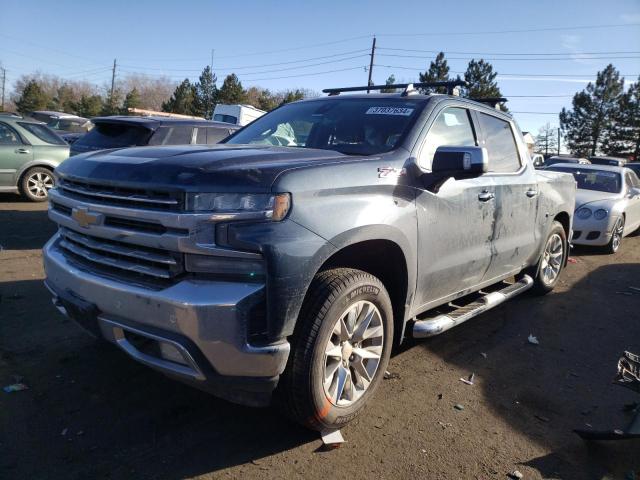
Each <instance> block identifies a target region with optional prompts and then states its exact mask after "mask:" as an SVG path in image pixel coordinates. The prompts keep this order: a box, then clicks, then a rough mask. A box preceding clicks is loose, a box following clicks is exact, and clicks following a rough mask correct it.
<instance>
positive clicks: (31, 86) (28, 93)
mask: <svg viewBox="0 0 640 480" xmlns="http://www.w3.org/2000/svg"><path fill="white" fill-rule="evenodd" d="M48 103H49V98H48V97H47V95H46V93H45V92H44V91H43V90H42V88H41V87H40V85H39V84H38V82H36V81H35V80H31V81H30V82H29V83H27V85H26V86H25V87H24V90H23V91H22V95H20V98H18V100H16V108H17V109H18V111H19V112H20V113H29V112H32V111H34V110H43V109H44V108H45V107H46V106H47V104H48Z"/></svg>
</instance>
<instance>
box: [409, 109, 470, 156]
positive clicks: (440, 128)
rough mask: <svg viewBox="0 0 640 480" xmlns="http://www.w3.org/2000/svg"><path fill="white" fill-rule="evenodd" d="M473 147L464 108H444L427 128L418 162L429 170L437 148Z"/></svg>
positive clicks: (467, 114)
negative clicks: (427, 131)
mask: <svg viewBox="0 0 640 480" xmlns="http://www.w3.org/2000/svg"><path fill="white" fill-rule="evenodd" d="M442 146H456V147H475V146H476V137H475V135H474V133H473V128H471V120H470V119H469V112H468V111H467V110H466V109H464V108H458V107H453V108H445V109H444V110H443V111H442V112H440V113H439V114H438V116H437V117H436V119H435V121H434V122H433V124H432V125H431V128H429V133H427V138H426V139H425V142H424V145H423V147H422V150H421V151H420V154H419V158H418V162H419V164H420V166H422V167H424V168H431V162H432V161H433V156H434V155H435V153H436V150H437V149H438V147H442Z"/></svg>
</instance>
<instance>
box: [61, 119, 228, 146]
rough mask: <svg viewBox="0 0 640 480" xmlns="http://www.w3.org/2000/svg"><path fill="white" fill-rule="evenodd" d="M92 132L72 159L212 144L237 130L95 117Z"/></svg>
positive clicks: (212, 124) (202, 122) (208, 124)
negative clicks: (112, 150)
mask: <svg viewBox="0 0 640 480" xmlns="http://www.w3.org/2000/svg"><path fill="white" fill-rule="evenodd" d="M91 121H92V122H93V123H94V125H95V126H94V128H92V129H91V131H89V132H88V133H87V134H86V135H83V136H82V138H79V139H78V140H77V141H75V142H74V143H73V145H72V147H71V155H77V154H79V153H84V152H90V151H94V150H105V149H108V148H122V147H137V146H143V145H189V144H199V145H204V144H214V143H218V142H219V141H220V140H222V139H224V138H226V137H228V136H229V134H231V133H233V132H234V131H235V130H237V129H238V128H240V127H238V126H235V125H229V124H228V123H222V122H210V121H207V120H198V119H191V118H189V119H186V118H171V117H166V118H165V117H128V116H115V117H98V118H94V119H92V120H91Z"/></svg>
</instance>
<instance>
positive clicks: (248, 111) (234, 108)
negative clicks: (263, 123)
mask: <svg viewBox="0 0 640 480" xmlns="http://www.w3.org/2000/svg"><path fill="white" fill-rule="evenodd" d="M265 113H267V112H265V111H264V110H260V109H259V108H256V107H254V106H252V105H222V104H218V105H216V108H215V109H214V110H213V120H215V121H216V122H226V123H233V124H234V125H240V126H245V125H246V124H248V123H251V122H253V121H254V120H255V119H256V118H258V117H261V116H262V115H264V114H265Z"/></svg>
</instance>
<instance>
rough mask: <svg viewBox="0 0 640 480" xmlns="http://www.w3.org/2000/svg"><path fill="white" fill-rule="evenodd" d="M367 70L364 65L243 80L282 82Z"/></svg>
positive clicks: (245, 79)
mask: <svg viewBox="0 0 640 480" xmlns="http://www.w3.org/2000/svg"><path fill="white" fill-rule="evenodd" d="M365 68H366V66H364V65H362V66H359V67H350V68H340V69H337V70H325V71H324V72H313V73H302V74H299V75H287V76H284V77H266V78H244V79H243V80H244V81H247V82H257V81H260V80H280V79H283V78H296V77H310V76H314V75H324V74H327V73H336V72H346V71H349V70H360V69H365Z"/></svg>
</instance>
